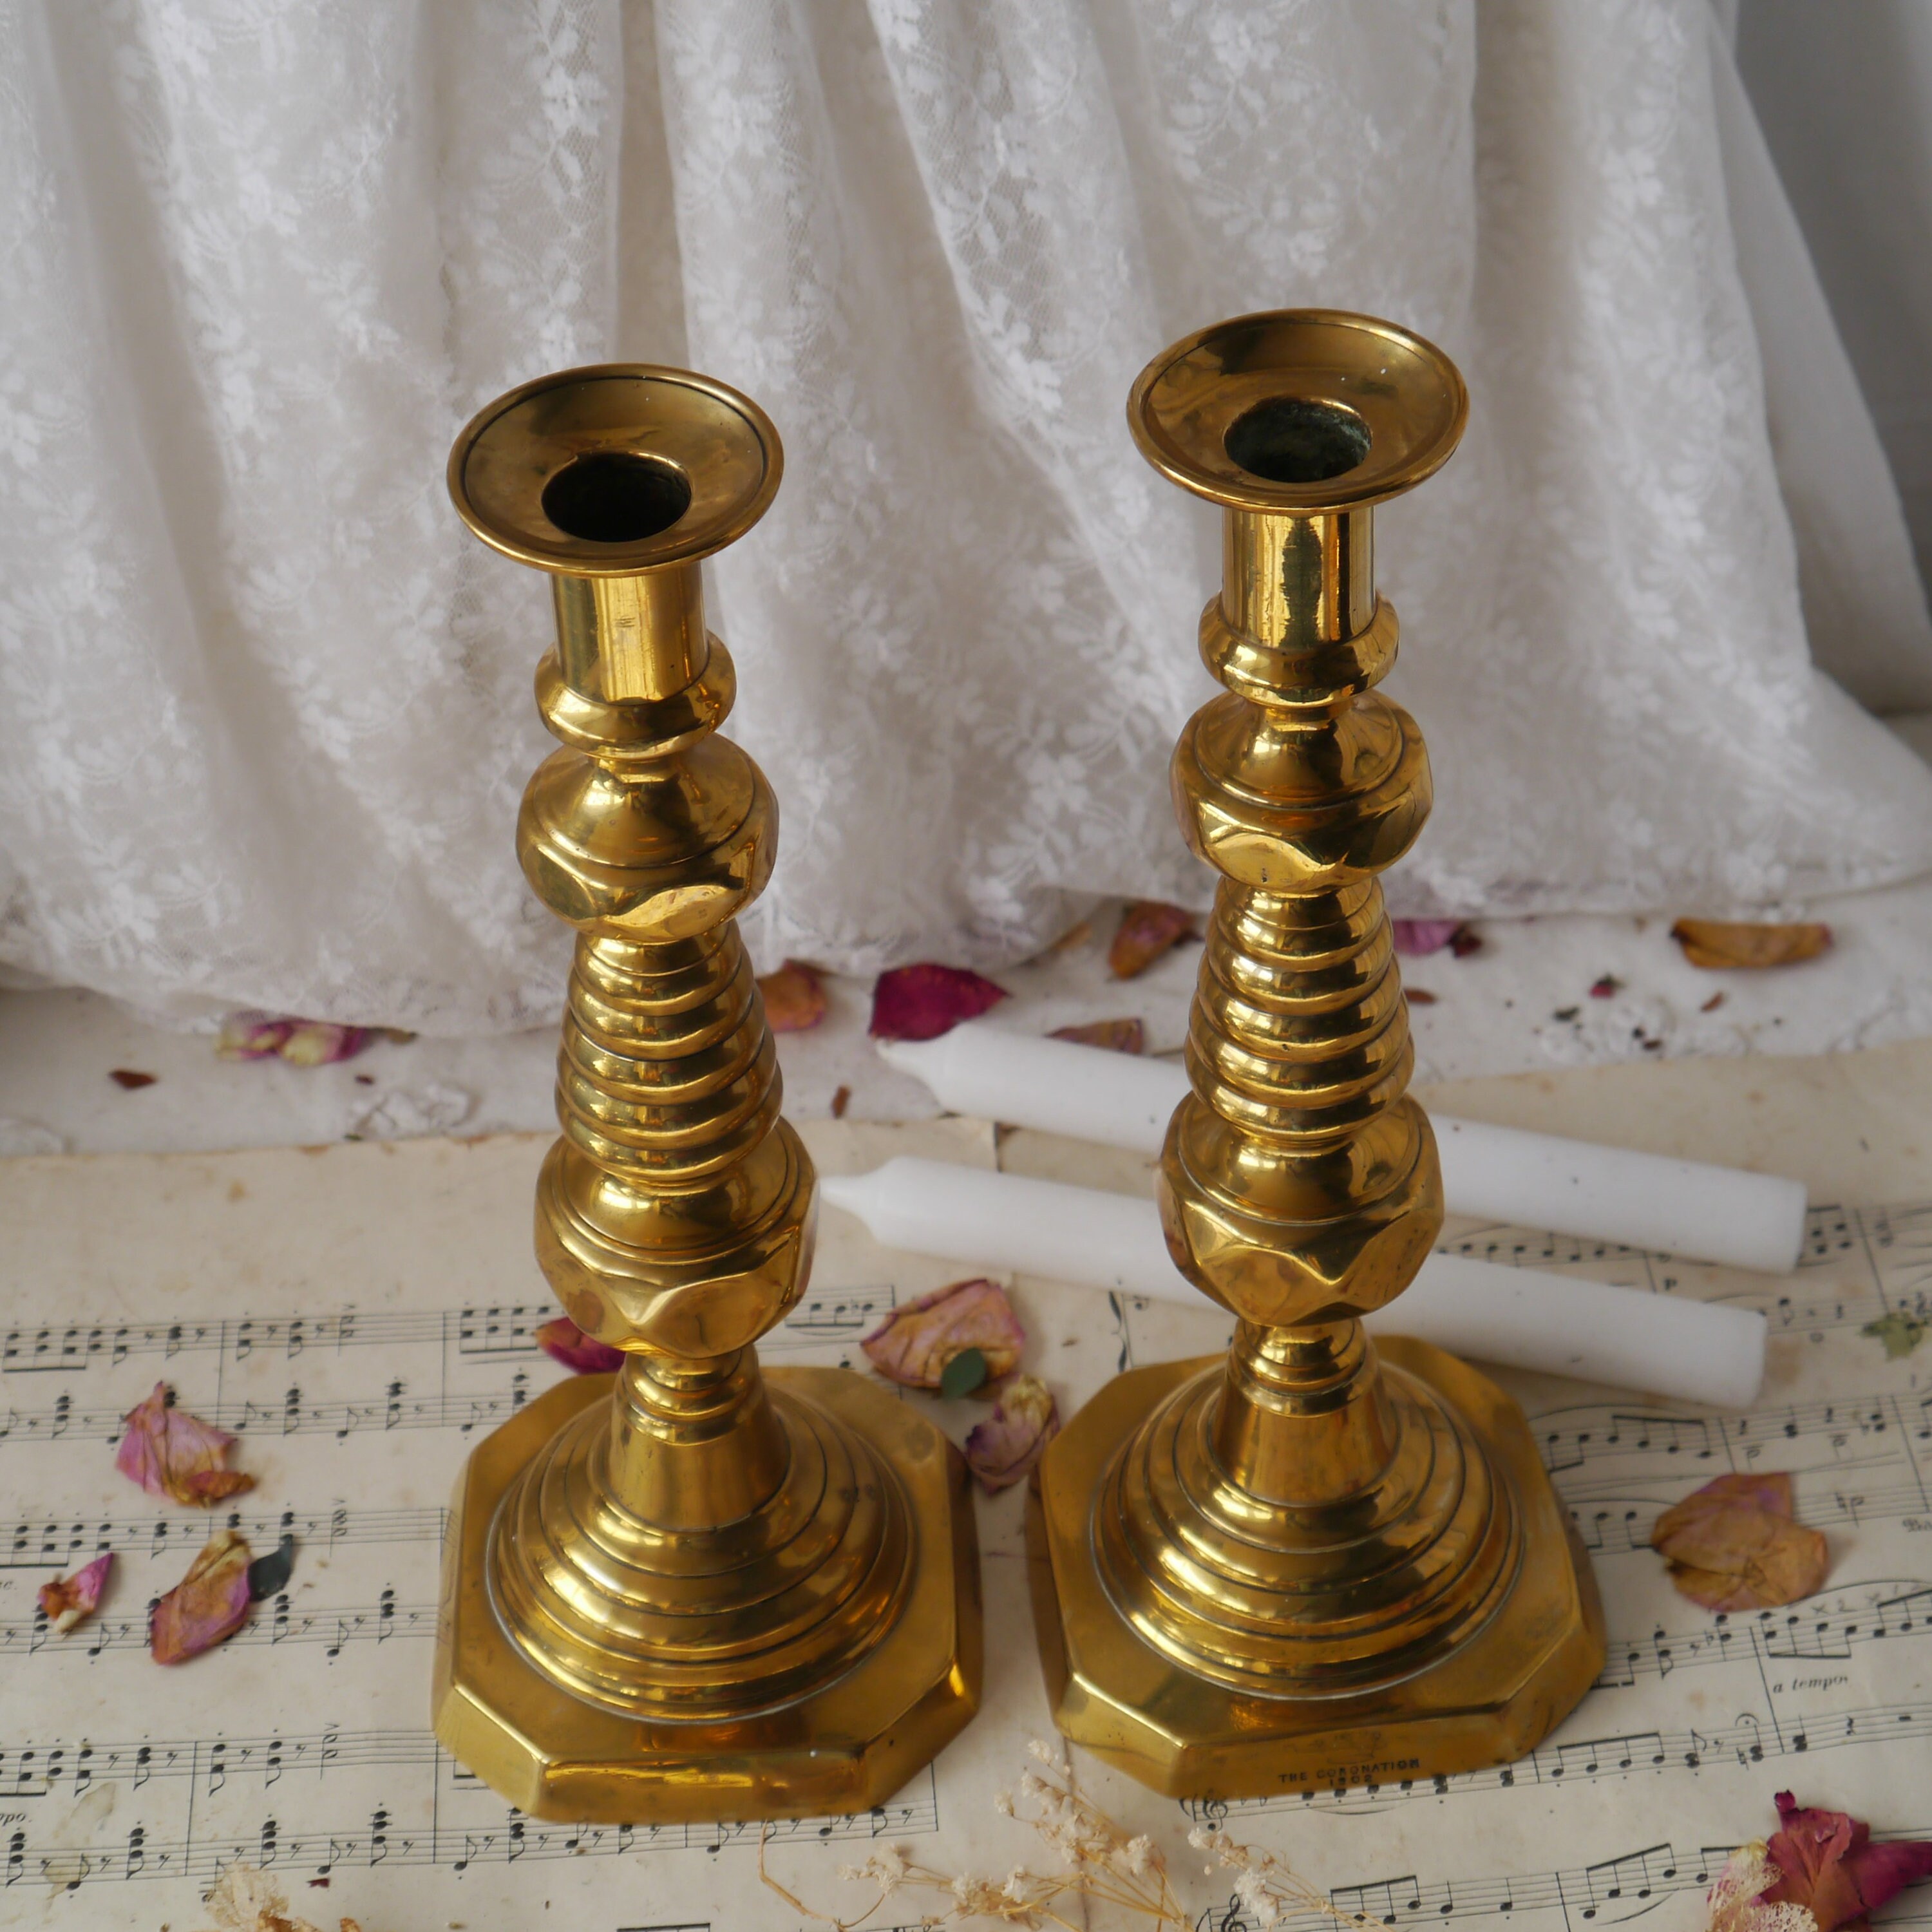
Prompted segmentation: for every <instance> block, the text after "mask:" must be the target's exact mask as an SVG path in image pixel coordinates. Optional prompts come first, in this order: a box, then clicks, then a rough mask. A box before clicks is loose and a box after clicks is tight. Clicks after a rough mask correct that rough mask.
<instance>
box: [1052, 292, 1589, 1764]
mask: <svg viewBox="0 0 1932 1932" xmlns="http://www.w3.org/2000/svg"><path fill="white" fill-rule="evenodd" d="M1466 407H1467V404H1466V397H1465V395H1464V392H1463V383H1462V380H1461V378H1460V376H1459V375H1458V374H1457V371H1456V370H1455V368H1454V365H1452V364H1451V362H1449V360H1448V358H1447V357H1446V356H1444V355H1443V354H1442V353H1441V351H1440V350H1437V349H1435V348H1434V347H1432V346H1431V345H1430V344H1427V343H1426V342H1424V341H1421V340H1420V339H1419V338H1417V337H1415V336H1412V335H1409V334H1407V333H1406V332H1404V331H1403V330H1401V329H1397V328H1394V327H1393V326H1391V325H1390V324H1388V323H1381V322H1377V321H1375V320H1372V319H1370V318H1368V317H1361V316H1352V315H1344V314H1335V313H1332V312H1330V311H1317V310H1310V311H1286V312H1283V313H1281V314H1267V315H1255V316H1247V317H1241V318H1239V319H1238V320H1235V321H1232V322H1228V323H1222V324H1220V326H1217V327H1215V328H1213V329H1206V330H1204V331H1203V332H1201V333H1200V334H1199V335H1194V336H1190V337H1189V338H1187V340H1186V341H1183V342H1180V343H1178V344H1175V346H1174V347H1172V348H1171V349H1169V350H1167V351H1166V352H1165V353H1163V355H1161V356H1157V358H1156V359H1154V362H1152V363H1151V364H1150V365H1148V368H1147V369H1146V370H1145V371H1144V372H1143V373H1142V375H1141V377H1140V379H1139V381H1138V382H1137V383H1136V384H1135V386H1134V390H1133V398H1132V400H1131V401H1130V404H1129V406H1128V420H1129V422H1130V425H1131V427H1132V428H1133V433H1134V436H1135V439H1136V441H1137V442H1138V443H1139V446H1140V448H1141V450H1142V454H1143V455H1145V456H1146V457H1147V458H1148V460H1149V461H1151V463H1154V466H1155V467H1156V468H1157V469H1160V470H1161V471H1162V472H1163V473H1164V474H1165V475H1167V476H1168V477H1169V478H1171V479H1172V481H1175V482H1177V483H1178V484H1181V486H1182V487H1184V488H1185V489H1187V490H1192V491H1193V492H1194V493H1196V495H1199V496H1205V497H1206V498H1208V499H1209V500H1210V501H1211V502H1217V503H1219V504H1220V505H1222V507H1223V511H1224V516H1223V583H1222V588H1221V590H1220V594H1219V595H1217V597H1215V598H1214V599H1213V600H1212V601H1210V603H1209V604H1208V607H1207V610H1205V613H1203V615H1202V621H1201V652H1202V658H1203V660H1204V661H1205V663H1206V664H1207V666H1208V669H1209V670H1211V672H1212V673H1214V676H1216V677H1217V679H1219V680H1220V682H1221V683H1222V684H1223V685H1224V686H1225V687H1226V690H1225V691H1224V693H1223V695H1221V696H1220V697H1216V698H1214V700H1211V702H1210V703H1208V704H1207V705H1205V706H1203V708H1202V709H1201V710H1200V711H1199V712H1197V713H1196V715H1195V717H1194V718H1193V719H1192V720H1191V721H1190V723H1189V724H1188V725H1187V727H1186V729H1185V730H1184V732H1183V733H1182V735H1181V742H1180V744H1179V745H1178V748H1177V749H1176V751H1175V756H1174V764H1173V784H1174V797H1175V808H1176V810H1177V811H1178V814H1179V817H1180V819H1181V828H1182V830H1183V832H1184V835H1186V837H1187V841H1188V843H1189V844H1190V847H1192V849H1193V851H1194V853H1196V856H1198V857H1199V858H1201V859H1203V860H1205V862H1207V863H1208V864H1209V865H1211V866H1213V867H1214V868H1215V870H1216V871H1218V872H1219V873H1220V874H1221V883H1220V886H1219V887H1218V889H1217V893H1216V897H1215V903H1214V914H1213V917H1212V919H1211V921H1210V923H1209V927H1208V936H1207V945H1206V948H1205V953H1204V956H1203V959H1202V965H1201V970H1200V979H1199V985H1198V986H1197V988H1196V993H1195V998H1194V1004H1193V1013H1192V1016H1191V1019H1190V1028H1189V1034H1188V1043H1187V1067H1188V1073H1189V1077H1190V1082H1191V1084H1192V1086H1193V1093H1192V1094H1191V1095H1190V1097H1189V1098H1187V1100H1184V1101H1183V1102H1182V1103H1181V1106H1180V1107H1179V1108H1178V1109H1177V1110H1176V1112H1175V1116H1174V1119H1173V1121H1172V1124H1171V1125H1170V1126H1169V1130H1168V1135H1167V1141H1166V1148H1165V1149H1164V1151H1163V1154H1162V1157H1161V1164H1160V1184H1159V1190H1160V1206H1161V1215H1162V1220H1163V1224H1164V1226H1165V1227H1166V1233H1167V1240H1168V1246H1169V1249H1170V1250H1171V1251H1172V1254H1173V1256H1174V1259H1175V1263H1176V1265H1178V1267H1179V1268H1180V1269H1181V1271H1182V1273H1183V1274H1185V1275H1186V1276H1187V1277H1188V1279H1189V1280H1190V1281H1192V1282H1193V1283H1194V1284H1195V1285H1196V1286H1197V1287H1198V1288H1199V1289H1201V1291H1202V1293H1203V1294H1204V1295H1208V1297H1209V1298H1211V1299H1212V1300H1213V1301H1217V1302H1218V1303H1219V1304H1220V1305H1221V1306H1222V1307H1224V1308H1226V1309H1227V1310H1229V1311H1230V1312H1231V1313H1233V1314H1234V1315H1235V1316H1236V1317H1237V1318H1238V1328H1237V1330H1236V1332H1235V1341H1234V1345H1233V1346H1232V1349H1231V1350H1230V1351H1229V1355H1228V1356H1227V1358H1226V1360H1225V1361H1222V1360H1215V1361H1210V1362H1208V1363H1199V1362H1195V1363H1178V1364H1174V1363H1170V1364H1162V1365H1160V1366H1159V1367H1154V1368H1148V1369H1142V1370H1133V1371H1130V1373H1127V1375H1124V1376H1121V1377H1120V1378H1119V1379H1118V1380H1117V1381H1115V1382H1113V1383H1112V1384H1111V1385H1109V1387H1108V1388H1106V1389H1105V1390H1103V1391H1102V1393H1101V1394H1100V1395H1099V1396H1097V1397H1096V1398H1095V1399H1094V1400H1093V1401H1092V1402H1091V1403H1089V1404H1088V1406H1086V1408H1085V1409H1082V1411H1081V1412H1080V1413H1079V1415H1077V1416H1076V1417H1075V1418H1074V1419H1073V1421H1072V1423H1071V1424H1069V1426H1068V1427H1067V1429H1066V1430H1065V1431H1064V1433H1062V1434H1061V1436H1060V1437H1059V1438H1058V1440H1057V1441H1056V1442H1055V1443H1054V1444H1053V1445H1052V1447H1051V1448H1049V1451H1047V1454H1046V1457H1045V1458H1044V1460H1043V1463H1042V1465H1041V1468H1040V1478H1039V1482H1038V1486H1037V1490H1036V1492H1035V1495H1034V1507H1033V1511H1032V1514H1031V1520H1030V1531H1031V1554H1032V1558H1033V1562H1032V1573H1033V1577H1034V1608H1035V1618H1036V1622H1037V1628H1038V1631H1039V1634H1040V1646H1041V1652H1042V1655H1043V1660H1044V1661H1045V1664H1046V1673H1047V1679H1048V1684H1049V1690H1050V1691H1051V1693H1052V1697H1053V1698H1054V1700H1055V1706H1056V1711H1055V1715H1056V1718H1057V1720H1058V1723H1059V1724H1060V1727H1061V1730H1064V1732H1066V1733H1067V1735H1068V1736H1070V1737H1072V1738H1073V1739H1076V1741H1078V1742H1080V1743H1082V1744H1085V1745H1087V1746H1088V1747H1089V1748H1091V1749H1092V1750H1094V1751H1096V1752H1097V1753H1099V1754H1100V1755H1101V1756H1103V1757H1106V1758H1109V1760H1112V1761H1113V1762H1114V1763H1117V1764H1118V1765H1119V1766H1121V1768H1122V1769H1124V1770H1127V1771H1128V1772H1131V1773H1132V1774H1133V1775H1134V1776H1136V1777H1137V1778H1140V1779H1142V1781H1144V1782H1145V1783H1147V1784H1151V1785H1153V1786H1154V1787H1157V1789H1159V1790H1163V1791H1166V1792H1168V1793H1172V1795H1174V1796H1181V1797H1189V1798H1202V1799H1206V1798H1234V1797H1243V1796H1260V1795H1263V1794H1265V1793H1271V1792H1275V1791H1279V1790H1284V1789H1286V1790H1296V1789H1301V1790H1307V1789H1312V1788H1315V1787H1328V1786H1333V1785H1334V1784H1349V1783H1355V1782H1361V1781H1372V1782H1381V1781H1387V1780H1388V1779H1389V1778H1402V1777H1409V1776H1413V1775H1433V1774H1436V1773H1439V1772H1451V1771H1460V1770H1466V1769H1471V1768H1473V1767H1475V1766H1479V1765H1485V1764H1491V1763H1499V1762H1501V1761H1503V1760H1507V1759H1509V1758H1511V1757H1517V1756H1519V1755H1520V1754H1522V1753H1523V1751H1527V1750H1528V1749H1529V1748H1531V1747H1532V1745H1535V1743H1536V1742H1537V1741H1538V1739H1540V1738H1541V1737H1542V1736H1544V1734H1545V1733H1547V1731H1548V1730H1550V1728H1551V1727H1553V1725H1554V1724H1556V1722H1557V1721H1558V1720H1559V1718H1562V1716H1563V1715H1564V1714H1565V1712H1568V1710H1569V1709H1570V1708H1571V1706H1573V1705H1574V1703H1576V1702H1577V1700H1578V1699H1579V1698H1580V1697H1582V1695H1583V1693H1584V1691H1586V1689H1587V1688H1589V1685H1590V1683H1591V1682H1592V1680H1593V1679H1594V1678H1595V1676H1596V1674H1597V1673H1598V1670H1599V1669H1600V1668H1601V1665H1602V1662H1603V1655H1604V1634H1603V1620H1602V1613H1601V1610H1600V1608H1599V1607H1598V1601H1597V1595H1596V1590H1595V1582H1594V1580H1593V1579H1592V1577H1591V1574H1590V1572H1589V1565H1588V1562H1587V1559H1586V1558H1585V1556H1584V1555H1583V1551H1582V1550H1581V1547H1580V1545H1579V1544H1577V1540H1576V1538H1575V1536H1574V1532H1573V1531H1572V1530H1571V1527H1570V1525H1569V1523H1568V1518H1567V1517H1566V1516H1565V1513H1564V1511H1562V1508H1561V1507H1560V1505H1559V1503H1558V1502H1557V1500H1556V1495H1555V1493H1554V1492H1553V1490H1552V1489H1551V1487H1550V1481H1549V1478H1547V1475H1545V1474H1544V1471H1543V1469H1542V1467H1541V1463H1539V1461H1538V1458H1537V1455H1536V1453H1535V1445H1534V1444H1533V1443H1532V1441H1531V1439H1530V1436H1529V1428H1528V1426H1527V1424H1526V1422H1525V1421H1524V1419H1523V1414H1522V1412H1521V1411H1520V1409H1517V1406H1516V1405H1515V1404H1514V1403H1512V1402H1511V1401H1510V1400H1508V1397H1505V1396H1504V1395H1503V1394H1502V1392H1501V1391H1499V1389H1497V1388H1496V1387H1495V1386H1494V1385H1493V1384H1492V1383H1490V1382H1488V1381H1487V1380H1486V1379H1484V1377H1482V1376H1479V1375H1478V1374H1476V1373H1475V1372H1474V1371H1473V1370H1470V1369H1469V1368H1467V1367H1465V1366H1464V1365H1463V1364H1461V1363H1460V1362H1458V1361H1455V1360H1454V1358H1452V1357H1450V1356H1448V1355H1445V1354H1443V1353H1442V1352H1441V1351H1440V1350H1439V1349H1433V1348H1431V1347H1430V1346H1427V1345H1426V1344H1424V1343H1418V1342H1414V1341H1405V1340H1385V1341H1384V1342H1383V1343H1382V1344H1381V1345H1380V1346H1379V1348H1378V1345H1376V1343H1372V1342H1371V1341H1370V1340H1369V1338H1368V1337H1367V1334H1366V1333H1365V1332H1364V1330H1363V1328H1362V1326H1361V1317H1362V1316H1364V1315H1365V1314H1368V1313H1372V1312H1373V1311H1374V1310H1377V1309H1379V1308H1382V1307H1385V1306H1386V1305H1387V1304H1388V1303H1390V1302H1391V1301H1394V1299H1395V1298H1396V1297H1397V1295H1400V1293H1401V1292H1402V1291H1403V1289H1404V1288H1406V1286H1408V1285H1409V1282H1410V1281H1411V1280H1413V1279H1414V1277H1415V1274H1416V1271H1418V1269H1419V1268H1421V1265H1422V1263H1423V1262H1424V1259H1426V1258H1427V1255H1428V1253H1429V1250H1430V1245H1431V1244H1432V1243H1433V1241H1434V1240H1435V1238H1436V1234H1437V1232H1438V1231H1439V1229H1440V1227H1441V1226H1442V1179H1441V1175H1440V1173H1439V1170H1438V1166H1437V1162H1436V1145H1435V1142H1434V1139H1433V1136H1432V1135H1431V1133H1430V1127H1429V1123H1428V1121H1427V1118H1425V1116H1424V1114H1423V1112H1422V1110H1421V1108H1420V1107H1418V1106H1417V1105H1416V1103H1415V1102H1414V1101H1413V1100H1409V1098H1407V1097H1406V1094H1405V1091H1404V1090H1405V1089H1406V1087H1407V1085H1408V1084H1409V1072H1410V1068H1411V1065H1412V1061H1413V1058H1414V1055H1413V1051H1412V1048H1411V1046H1410V1043H1409V1025H1408V1013H1407V1008H1406V1004H1405V1003H1404V1001H1403V994H1402V986H1401V982H1400V977H1399V976H1398V974H1397V970H1396V965H1395V956H1394V947H1393V945H1392V944H1391V932H1390V927H1389V922H1388V915H1387V913H1386V912H1385V910H1384V907H1383V904H1382V887H1381V885H1380V883H1379V880H1378V879H1377V877H1376V874H1378V873H1379V872H1380V871H1382V869H1383V868H1385V867H1386V866H1388V865H1391V864H1392V863H1393V862H1394V861H1395V860H1396V859H1398V858H1400V856H1402V854H1403V853H1404V852H1405V851H1406V850H1408V849H1409V846H1410V844H1412V842H1413V841H1414V840H1415V837H1416V835H1417V834H1418V832H1420V831H1421V828H1422V824H1423V821H1424V819H1425V818H1426V817H1427V815H1428V811H1429V805H1430V779H1429V766H1428V760H1427V757H1426V755H1425V754H1424V750H1423V746H1422V739H1421V734H1420V733H1418V730H1417V729H1416V727H1415V721H1414V720H1413V719H1412V718H1410V717H1409V715H1408V714H1407V713H1406V712H1404V711H1403V710H1402V709H1400V707H1399V706H1396V705H1394V704H1392V703H1389V702H1388V700H1386V699H1385V698H1384V697H1382V695H1381V694H1379V692H1378V691H1376V689H1375V688H1374V687H1375V686H1376V685H1377V684H1378V683H1379V682H1380V680H1381V679H1382V677H1383V676H1385V674H1386V673H1387V672H1388V670H1389V668H1390V667H1391V665H1392V664H1394V661H1395V653H1396V639H1397V625H1396V618H1395V613H1394V610H1392V609H1391V607H1390V606H1389V605H1388V603H1387V602H1386V601H1384V600H1383V599H1382V598H1380V597H1379V596H1378V595H1377V594H1376V587H1375V573H1374V547H1373V516H1374V510H1373V506H1374V505H1376V503H1378V502H1382V500H1384V499H1386V498H1388V497H1390V496H1395V495H1397V494H1398V493H1400V492H1401V491H1403V490H1407V489H1410V488H1412V487H1414V486H1415V484H1418V483H1419V482H1421V481H1423V480H1424V478H1427V477H1428V476H1430V475H1432V474H1433V472H1435V471H1436V469H1438V468H1439V467H1440V466H1441V465H1442V463H1444V462H1445V461H1446V460H1448V457H1449V455H1450V454H1451V452H1452V451H1453V450H1454V448H1455V446H1456V443H1457V439H1458V438H1459V437H1460V435H1461V434H1462V429H1463V420H1464V417H1465V414H1466Z"/></svg>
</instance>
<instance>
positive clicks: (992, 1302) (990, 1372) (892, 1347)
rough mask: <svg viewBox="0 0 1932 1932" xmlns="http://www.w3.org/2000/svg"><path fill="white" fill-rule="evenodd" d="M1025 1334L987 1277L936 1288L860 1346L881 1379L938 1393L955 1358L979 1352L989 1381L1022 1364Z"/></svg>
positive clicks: (901, 1310)
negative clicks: (972, 1351)
mask: <svg viewBox="0 0 1932 1932" xmlns="http://www.w3.org/2000/svg"><path fill="white" fill-rule="evenodd" d="M1025 1343H1026V1331H1025V1329H1024V1328H1022V1327H1021V1326H1020V1325H1019V1317H1018V1316H1016V1315H1015V1314H1014V1313H1013V1304H1012V1303H1011V1302H1010V1301H1008V1300H1007V1294H1006V1290H1005V1289H1003V1288H1001V1286H1000V1285H999V1284H998V1283H997V1282H992V1281H988V1280H986V1279H985V1278H984V1277H980V1278H977V1279H976V1280H972V1281H956V1282H954V1283H952V1284H951V1285H950V1286H948V1287H946V1288H938V1289H934V1290H933V1292H932V1293H931V1294H930V1295H921V1296H920V1297H919V1299H918V1300H917V1301H908V1302H907V1304H905V1306H904V1307H903V1308H895V1309H894V1310H892V1313H891V1314H889V1315H888V1316H886V1319H885V1320H884V1321H883V1322H880V1325H878V1327H877V1328H874V1330H873V1331H872V1332H871V1334H869V1335H868V1336H867V1337H865V1340H864V1341H863V1342H862V1343H860V1344H859V1346H860V1347H861V1348H862V1349H864V1350H865V1355H866V1357H867V1359H868V1361H870V1362H871V1364H872V1366H873V1367H874V1368H875V1369H877V1370H878V1372H879V1373H880V1374H881V1375H882V1376H887V1377H889V1379H891V1380H892V1381H893V1382H898V1383H900V1384H901V1385H903V1386H904V1387H905V1388H928V1389H936V1388H938V1386H939V1383H940V1378H941V1376H944V1374H945V1373H946V1365H947V1363H948V1362H950V1361H952V1359H953V1357H954V1356H955V1355H964V1354H965V1352H966V1351H967V1350H968V1349H978V1350H979V1351H980V1354H981V1355H983V1356H984V1357H985V1358H986V1380H987V1381H988V1382H998V1380H999V1379H1000V1377H1001V1376H1004V1375H1006V1374H1007V1373H1010V1371H1011V1370H1013V1368H1014V1367H1016V1365H1017V1364H1018V1363H1019V1358H1020V1350H1021V1349H1022V1347H1024V1346H1025Z"/></svg>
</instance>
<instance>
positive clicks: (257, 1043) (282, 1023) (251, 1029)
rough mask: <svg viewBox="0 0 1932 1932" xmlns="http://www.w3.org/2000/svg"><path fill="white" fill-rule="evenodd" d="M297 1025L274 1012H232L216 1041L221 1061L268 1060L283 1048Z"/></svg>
mask: <svg viewBox="0 0 1932 1932" xmlns="http://www.w3.org/2000/svg"><path fill="white" fill-rule="evenodd" d="M294 1027H295V1022H294V1021H293V1020H278V1019H276V1018H275V1016H274V1015H273V1014H272V1013H230V1014H229V1016H228V1017H227V1018H226V1019H225V1020H223V1022H221V1031H220V1035H219V1036H218V1037H217V1039H216V1040H215V1043H214V1057H215V1058H217V1060H269V1059H272V1058H274V1056H275V1055H277V1054H278V1053H280V1052H281V1050H282V1042H283V1041H284V1040H287V1038H288V1037H289V1035H290V1032H291V1031H293V1029H294Z"/></svg>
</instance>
